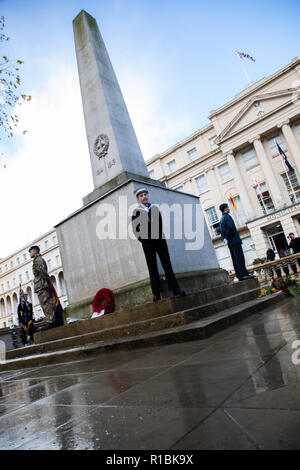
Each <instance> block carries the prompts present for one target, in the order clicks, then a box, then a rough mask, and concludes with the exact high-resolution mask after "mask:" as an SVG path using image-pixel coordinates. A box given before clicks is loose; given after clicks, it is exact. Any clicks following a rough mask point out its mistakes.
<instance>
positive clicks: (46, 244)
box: [45, 240, 49, 250]
mask: <svg viewBox="0 0 300 470" xmlns="http://www.w3.org/2000/svg"><path fill="white" fill-rule="evenodd" d="M48 246H49V241H48V240H46V241H45V250H47V248H48Z"/></svg>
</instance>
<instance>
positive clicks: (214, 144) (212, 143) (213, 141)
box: [208, 135, 218, 150]
mask: <svg viewBox="0 0 300 470" xmlns="http://www.w3.org/2000/svg"><path fill="white" fill-rule="evenodd" d="M216 138H217V136H216V135H215V136H214V137H211V138H210V139H208V140H209V145H210V148H211V150H215V149H217V148H218V146H217V144H216V143H215V140H216Z"/></svg>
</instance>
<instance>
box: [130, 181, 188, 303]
mask: <svg viewBox="0 0 300 470" xmlns="http://www.w3.org/2000/svg"><path fill="white" fill-rule="evenodd" d="M135 195H136V197H137V199H138V201H139V205H138V207H137V208H136V209H135V210H134V212H133V215H132V227H133V233H134V234H135V236H136V238H137V239H138V240H139V242H141V244H142V247H143V250H144V254H145V257H146V262H147V266H148V270H149V275H150V281H151V288H152V292H153V295H154V297H153V302H157V301H158V300H160V298H161V296H160V293H161V292H162V288H161V283H160V277H159V272H158V269H157V259H156V254H158V256H159V258H160V261H161V264H162V267H163V269H164V271H165V274H166V279H167V283H168V287H169V289H170V290H171V291H173V294H174V295H175V296H176V295H185V292H184V291H183V290H181V289H180V288H179V285H178V283H177V280H176V277H175V275H174V272H173V268H172V265H171V261H170V256H169V250H168V245H167V242H166V240H165V236H164V233H163V230H162V218H161V214H160V211H159V209H158V207H157V206H156V205H153V204H151V203H149V201H148V190H147V189H146V188H139V189H137V190H136V191H135Z"/></svg>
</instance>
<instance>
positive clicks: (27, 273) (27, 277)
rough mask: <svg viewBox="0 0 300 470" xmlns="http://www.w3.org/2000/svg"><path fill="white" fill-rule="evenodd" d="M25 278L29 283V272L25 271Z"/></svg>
mask: <svg viewBox="0 0 300 470" xmlns="http://www.w3.org/2000/svg"><path fill="white" fill-rule="evenodd" d="M25 276H26V280H27V281H29V272H28V271H26V273H25Z"/></svg>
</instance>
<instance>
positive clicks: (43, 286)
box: [29, 246, 55, 328]
mask: <svg viewBox="0 0 300 470" xmlns="http://www.w3.org/2000/svg"><path fill="white" fill-rule="evenodd" d="M29 253H30V257H31V258H32V259H33V264H32V272H33V275H34V280H33V286H34V291H35V293H36V294H37V296H38V299H39V302H40V304H41V307H42V309H43V312H44V315H45V317H46V318H45V320H46V322H47V324H48V325H47V327H49V328H51V327H54V326H55V306H54V304H53V298H52V296H51V293H50V290H49V289H50V284H51V281H50V276H49V274H48V268H47V264H46V261H45V260H44V259H43V258H42V256H41V255H40V249H39V247H38V246H32V247H31V248H29Z"/></svg>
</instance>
